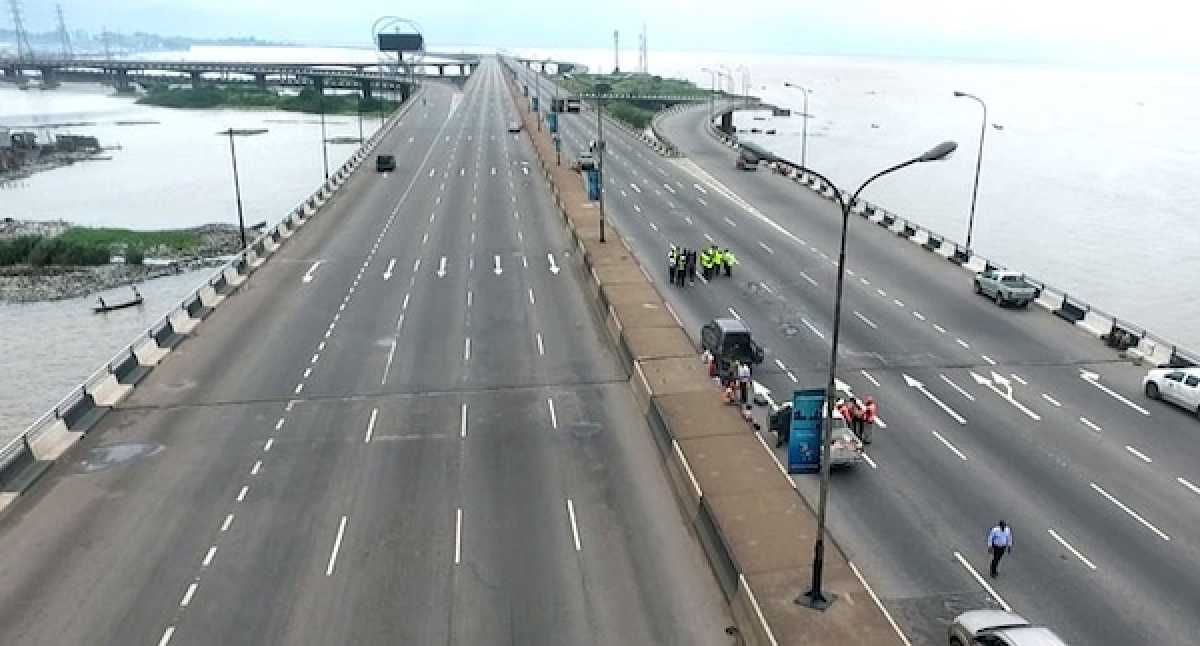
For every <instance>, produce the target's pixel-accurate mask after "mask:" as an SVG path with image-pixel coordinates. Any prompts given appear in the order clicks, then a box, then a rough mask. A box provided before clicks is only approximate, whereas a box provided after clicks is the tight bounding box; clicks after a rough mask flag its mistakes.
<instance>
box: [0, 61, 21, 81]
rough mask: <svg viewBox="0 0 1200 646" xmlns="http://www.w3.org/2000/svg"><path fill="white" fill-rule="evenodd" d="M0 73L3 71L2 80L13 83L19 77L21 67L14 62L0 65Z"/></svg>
mask: <svg viewBox="0 0 1200 646" xmlns="http://www.w3.org/2000/svg"><path fill="white" fill-rule="evenodd" d="M0 73H3V75H4V80H5V81H8V82H9V83H13V82H15V81H18V80H20V79H21V68H20V67H19V66H18V65H17V64H16V63H13V64H12V65H5V66H3V67H0Z"/></svg>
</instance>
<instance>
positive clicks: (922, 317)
mask: <svg viewBox="0 0 1200 646" xmlns="http://www.w3.org/2000/svg"><path fill="white" fill-rule="evenodd" d="M912 315H913V316H915V317H916V319H917V320H918V321H924V320H925V315H924V314H922V313H920V312H918V311H916V310H913V313H912Z"/></svg>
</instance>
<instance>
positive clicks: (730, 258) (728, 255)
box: [721, 249, 737, 278]
mask: <svg viewBox="0 0 1200 646" xmlns="http://www.w3.org/2000/svg"><path fill="white" fill-rule="evenodd" d="M721 259H722V260H724V263H723V264H724V265H725V277H726V278H732V277H733V266H734V265H736V264H737V258H736V257H734V255H733V252H732V251H730V250H729V249H725V250H724V251H722V252H721Z"/></svg>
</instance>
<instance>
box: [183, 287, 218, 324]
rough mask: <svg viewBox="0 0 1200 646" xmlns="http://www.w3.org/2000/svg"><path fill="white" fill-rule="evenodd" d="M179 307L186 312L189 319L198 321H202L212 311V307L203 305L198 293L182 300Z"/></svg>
mask: <svg viewBox="0 0 1200 646" xmlns="http://www.w3.org/2000/svg"><path fill="white" fill-rule="evenodd" d="M181 307H183V311H185V312H187V315H188V316H189V317H191V318H193V319H196V320H198V321H202V320H204V319H205V318H207V317H208V315H209V314H211V313H212V311H213V308H212V307H210V306H208V305H205V304H204V300H203V299H202V298H200V293H199V292H196V293H195V294H192V295H191V296H189V297H188V298H187V299H186V300H184V301H183V305H182V306H181Z"/></svg>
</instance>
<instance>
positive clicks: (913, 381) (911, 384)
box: [904, 373, 967, 459]
mask: <svg viewBox="0 0 1200 646" xmlns="http://www.w3.org/2000/svg"><path fill="white" fill-rule="evenodd" d="M904 383H905V384H907V385H908V386H909V387H910V388H916V389H917V390H918V391H920V392H921V394H923V395H925V396H926V397H928V398H929V401H931V402H933V403H934V404H937V406H938V408H941V409H942V410H944V411H946V414H947V415H949V416H950V417H952V418H954V421H956V422H958V423H959V424H966V423H967V420H966V419H965V418H963V416H962V415H959V414H958V413H957V412H956V411H955V410H954V409H953V408H950V407H949V406H947V405H946V403H945V402H943V401H942V400H940V399H938V398H937V397H936V396H935V395H934V394H933V393H931V392H929V389H927V388H926V387H925V384H923V383H921V382H919V381H917V380H916V379H913V378H912V377H910V376H908V374H907V373H905V374H904ZM963 459H966V458H963Z"/></svg>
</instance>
